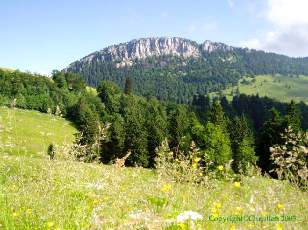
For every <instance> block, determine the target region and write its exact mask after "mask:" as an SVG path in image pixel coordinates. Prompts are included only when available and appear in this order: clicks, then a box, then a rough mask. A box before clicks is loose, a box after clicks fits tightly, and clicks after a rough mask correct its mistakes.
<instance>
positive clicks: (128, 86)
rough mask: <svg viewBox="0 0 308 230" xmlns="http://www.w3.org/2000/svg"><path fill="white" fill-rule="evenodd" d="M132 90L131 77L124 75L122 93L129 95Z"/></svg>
mask: <svg viewBox="0 0 308 230" xmlns="http://www.w3.org/2000/svg"><path fill="white" fill-rule="evenodd" d="M132 92H133V82H132V79H131V78H130V77H126V79H125V89H124V93H125V94H128V95H130V94H132Z"/></svg>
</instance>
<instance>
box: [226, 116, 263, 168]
mask: <svg viewBox="0 0 308 230" xmlns="http://www.w3.org/2000/svg"><path fill="white" fill-rule="evenodd" d="M229 132H230V140H231V147H232V156H233V157H232V158H233V164H232V167H233V170H234V171H235V172H243V173H245V172H246V170H247V167H248V166H249V165H251V164H255V163H256V159H257V158H256V156H255V150H254V138H253V134H252V131H251V129H250V127H249V124H248V121H247V118H246V117H244V116H243V115H242V116H241V117H235V118H234V119H233V121H232V122H231V123H230V128H229Z"/></svg>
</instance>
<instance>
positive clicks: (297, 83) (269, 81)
mask: <svg viewBox="0 0 308 230" xmlns="http://www.w3.org/2000/svg"><path fill="white" fill-rule="evenodd" d="M237 88H238V89H239V91H240V93H243V94H247V95H252V94H259V96H267V97H270V98H274V99H276V100H277V101H281V102H290V101H291V100H294V101H296V102H300V101H304V102H306V103H308V90H307V88H308V76H303V75H301V76H298V77H297V76H293V77H291V76H283V75H258V76H256V77H254V78H252V77H246V78H244V79H241V80H240V81H239V83H238V85H237V86H234V87H229V88H227V89H226V90H224V91H223V94H224V95H226V96H227V97H228V98H229V99H231V98H232V92H236V89H237ZM215 94H216V93H213V94H212V95H215ZM216 95H217V94H216Z"/></svg>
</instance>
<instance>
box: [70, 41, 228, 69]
mask: <svg viewBox="0 0 308 230" xmlns="http://www.w3.org/2000/svg"><path fill="white" fill-rule="evenodd" d="M232 49H233V48H232V47H231V46H228V45H225V44H223V43H217V42H211V41H208V40H207V41H205V42H204V43H202V44H198V43H197V42H195V41H192V40H189V39H185V38H179V37H161V38H141V39H134V40H132V41H129V42H126V43H121V44H118V45H112V46H109V47H107V48H105V49H103V50H101V51H96V52H94V53H91V54H89V55H87V56H86V57H84V58H82V59H80V60H79V62H80V63H91V62H103V61H108V62H111V61H117V62H120V65H118V67H123V66H124V65H132V62H133V61H134V60H136V59H145V58H148V57H152V56H156V57H158V56H166V55H174V56H179V57H183V58H189V57H193V58H198V57H201V56H202V53H203V52H212V51H215V50H222V51H230V50H232ZM74 64H75V63H72V64H71V65H70V67H73V66H74Z"/></svg>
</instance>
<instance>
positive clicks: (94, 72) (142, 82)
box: [63, 37, 308, 103]
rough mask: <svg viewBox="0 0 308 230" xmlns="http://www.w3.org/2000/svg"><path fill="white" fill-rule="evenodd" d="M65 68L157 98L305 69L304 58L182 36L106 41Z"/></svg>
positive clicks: (182, 97) (182, 98) (185, 96)
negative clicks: (130, 83)
mask: <svg viewBox="0 0 308 230" xmlns="http://www.w3.org/2000/svg"><path fill="white" fill-rule="evenodd" d="M63 71H65V72H75V73H80V74H81V75H82V76H83V78H84V79H85V81H86V82H87V83H88V84H89V85H91V86H94V87H96V86H97V85H98V84H99V82H100V81H102V80H111V81H114V82H116V83H117V84H119V85H120V86H121V87H124V84H125V79H126V78H127V77H128V76H129V77H130V78H131V79H132V81H133V85H134V92H135V93H136V94H139V95H143V96H154V97H157V98H159V99H162V100H171V101H176V102H180V103H187V102H190V101H191V100H192V98H193V96H194V95H196V94H206V93H209V92H213V91H221V90H223V89H225V88H226V87H227V86H230V85H235V84H236V83H237V82H238V80H239V79H241V78H242V77H243V76H245V75H257V74H275V73H279V74H282V75H299V74H305V75H308V58H307V57H306V58H292V57H287V56H284V55H279V54H275V53H267V52H264V51H257V50H253V49H247V48H239V47H232V46H228V45H226V44H223V43H218V42H211V41H208V40H207V41H205V42H203V43H202V44H198V43H197V42H195V41H191V40H188V39H184V38H177V37H173V38H168V37H162V38H141V39H135V40H132V41H130V42H127V43H121V44H118V45H112V46H109V47H107V48H105V49H103V50H100V51H96V52H94V53H91V54H89V55H87V56H85V57H84V58H82V59H80V60H78V61H76V62H73V63H72V64H70V65H69V66H68V67H67V68H66V69H64V70H63Z"/></svg>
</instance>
